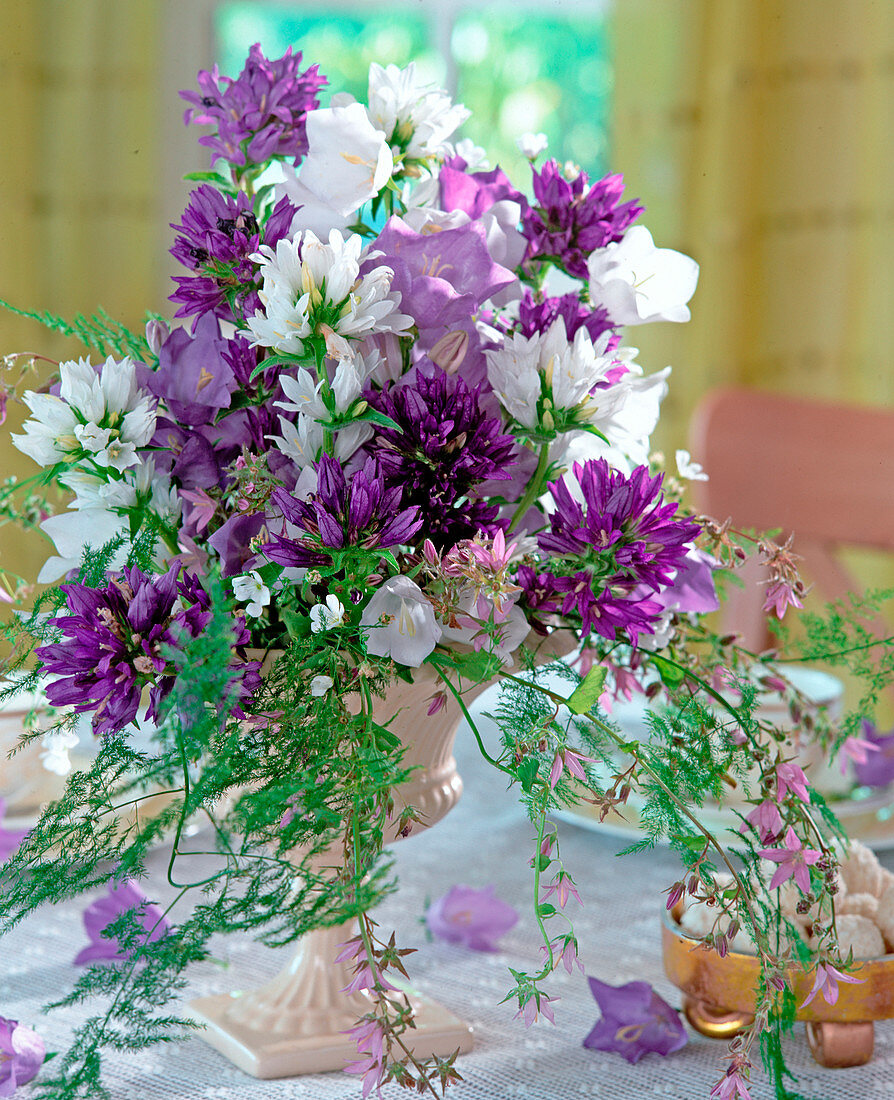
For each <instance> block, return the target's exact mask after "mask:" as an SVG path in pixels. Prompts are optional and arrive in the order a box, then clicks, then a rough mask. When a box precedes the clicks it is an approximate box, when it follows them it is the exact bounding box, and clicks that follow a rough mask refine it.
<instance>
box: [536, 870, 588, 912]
mask: <svg viewBox="0 0 894 1100" xmlns="http://www.w3.org/2000/svg"><path fill="white" fill-rule="evenodd" d="M553 894H555V895H556V901H557V902H558V905H559V908H560V909H564V908H565V906H566V905H567V903H568V899H569V898H571V897H573V898H574V899H575V901H577V903H578V905H583V902H582V901H581V900H580V894H579V893H578V892H577V888H576V887H575V885H574V879H573V878H572V877H571V875H569V874H568V872H567V871H559V872H558V873H557V874H556V877H555V878H554V879H553V880H552V882H551V883H550V884H549V886H548V887H547V888H546V892H545V893H544V895H543V897H542V899H541V901H547V900H549V898H551V897H552V896H553Z"/></svg>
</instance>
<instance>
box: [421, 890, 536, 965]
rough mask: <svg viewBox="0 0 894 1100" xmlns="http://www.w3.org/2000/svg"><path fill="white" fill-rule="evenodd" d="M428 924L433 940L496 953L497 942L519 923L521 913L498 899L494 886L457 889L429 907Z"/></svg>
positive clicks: (449, 891) (426, 914)
mask: <svg viewBox="0 0 894 1100" xmlns="http://www.w3.org/2000/svg"><path fill="white" fill-rule="evenodd" d="M425 923H426V926H427V927H428V930H429V932H431V934H432V935H433V936H437V937H438V938H439V939H442V940H447V942H448V943H461V944H464V945H465V946H466V947H470V948H471V949H472V950H473V951H496V950H497V942H496V941H497V940H498V939H499V938H500V936H502V935H504V934H505V933H506V932H508V931H509V929H510V928H513V927H514V926H515V925H516V924H517V923H518V913H516V911H515V910H514V909H513V908H512V906H511V905H507V904H506V902H505V901H501V900H500V898H498V897H497V896H496V895H495V893H494V887H493V886H486V887H485V888H484V889H483V890H476V889H475V888H474V887H472V886H454V887H452V888H451V889H450V890H448V892H447V893H446V894H445V895H444V896H443V897H441V898H438V900H437V901H434V902H432V904H431V905H430V906H429V907H428V909H427V910H426V912H425Z"/></svg>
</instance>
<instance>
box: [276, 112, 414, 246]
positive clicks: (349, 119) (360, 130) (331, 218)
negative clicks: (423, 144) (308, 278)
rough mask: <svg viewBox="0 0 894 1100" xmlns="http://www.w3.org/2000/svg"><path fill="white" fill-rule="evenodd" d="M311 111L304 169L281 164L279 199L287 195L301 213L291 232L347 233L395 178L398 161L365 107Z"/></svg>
mask: <svg viewBox="0 0 894 1100" xmlns="http://www.w3.org/2000/svg"><path fill="white" fill-rule="evenodd" d="M336 98H337V97H335V96H333V104H332V105H331V106H329V107H323V108H320V109H319V110H317V111H311V112H309V114H308V115H307V117H306V120H305V123H306V128H307V141H308V145H309V149H308V152H307V154H306V155H305V157H304V159H303V160H302V162H301V167H300V170H298V171H296V170H295V169H294V168H293V167H292V166H291V165H288V164H283V165H282V168H281V170H282V176H283V179H282V181H281V182H280V183H279V184H277V187H276V196H277V198H281V197H282V196H283V195H287V196H288V197H289V199H290V200H291V201H292V204H293V205H294V206H297V207H298V208H299V209H298V212H297V213H296V215H295V217H294V218H293V220H292V226H291V228H292V232H293V233H297V232H298V231H299V230H304V229H311V230H313V232H314V233H316V234H318V235H319V236H321V237H325V236H326V235H328V233H329V231H330V230H332V229H346V228H347V227H348V225H349V224H350V223H351V222H352V221H354V220H355V217H354V216H355V215H356V213H357V211H358V210H359V209H360V207H361V206H362V205H363V204H364V203H365V202H367V201H368V200H369V199H371V198H373V196H375V195H377V194H378V193H379V192H380V191H381V190H382V188H383V187H384V186H385V184H386V183H387V182H388V180H389V179H390V177H391V173H392V169H393V167H394V159H393V156H392V153H391V147H390V146H389V144H388V142H387V141H386V140H385V135H384V134H383V133H382V131H381V130H379V129H376V127H375V126H373V124H372V123H371V122H370V120H369V118H368V116H367V113H366V109H365V108H364V107H363V105H362V104H360V103H348V104H346V105H344V106H339V105H337V104H336V103H335V100H336Z"/></svg>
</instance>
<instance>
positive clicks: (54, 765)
mask: <svg viewBox="0 0 894 1100" xmlns="http://www.w3.org/2000/svg"><path fill="white" fill-rule="evenodd" d="M78 740H79V739H78V735H77V734H76V733H73V732H72V731H71V730H53V731H51V732H50V733H45V734H44V735H43V737H42V738H41V739H40V744H41V749H40V762H41V764H43V766H44V767H45V768H46V770H47V771H48V772H53V774H54V775H68V773H69V772H70V771H71V758H70V757H69V755H68V754H69V752H70V751H71V750H72V749H73V748H74V747H75V745H77V743H78Z"/></svg>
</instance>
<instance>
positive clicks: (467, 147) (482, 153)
mask: <svg viewBox="0 0 894 1100" xmlns="http://www.w3.org/2000/svg"><path fill="white" fill-rule="evenodd" d="M453 151H454V152H455V153H456V155H457V156H458V157H462V159H463V160H464V161H465V162H466V171H467V172H482V171H485V172H486V171H487V169H488V168H490V164H489V163H488V160H487V151H486V150H485V149H482V148H481V146H480V145H476V144H475V142H474V141H472V139H471V138H463V139H462V141H457V142H455V143H454V146H453Z"/></svg>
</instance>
